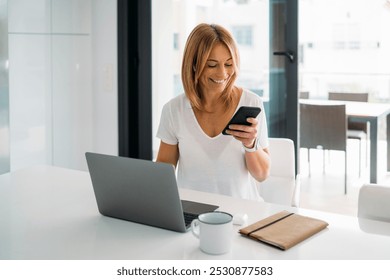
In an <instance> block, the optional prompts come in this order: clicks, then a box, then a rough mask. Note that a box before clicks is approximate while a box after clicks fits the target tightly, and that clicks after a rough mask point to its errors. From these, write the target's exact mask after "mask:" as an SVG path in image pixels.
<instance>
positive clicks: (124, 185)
mask: <svg viewBox="0 0 390 280" xmlns="http://www.w3.org/2000/svg"><path fill="white" fill-rule="evenodd" d="M85 156H86V159H87V164H88V169H89V173H90V176H91V180H92V185H93V189H94V193H95V197H96V202H97V206H98V209H99V212H100V213H101V214H102V215H104V216H108V217H113V218H118V219H122V220H127V221H131V222H136V223H141V224H145V225H150V226H154V227H159V228H164V229H168V230H173V231H178V232H186V231H187V230H188V229H189V228H190V225H191V221H192V220H193V219H194V218H196V217H197V216H198V215H199V214H201V213H204V212H210V211H214V210H215V209H217V208H218V206H216V205H211V204H206V203H199V202H194V201H185V200H183V201H181V200H180V197H179V191H178V187H177V183H176V176H175V169H174V167H173V165H171V164H167V163H161V162H153V161H148V160H142V159H134V158H127V157H119V156H112V155H105V154H98V153H91V152H87V153H86V154H85Z"/></svg>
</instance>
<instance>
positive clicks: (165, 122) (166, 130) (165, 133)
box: [156, 102, 178, 145]
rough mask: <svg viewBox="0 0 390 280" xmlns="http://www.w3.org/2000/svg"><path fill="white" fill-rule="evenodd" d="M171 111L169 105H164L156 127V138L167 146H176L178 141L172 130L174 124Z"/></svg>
mask: <svg viewBox="0 0 390 280" xmlns="http://www.w3.org/2000/svg"><path fill="white" fill-rule="evenodd" d="M171 110H172V109H171V103H169V102H168V103H167V104H165V105H164V107H163V109H162V112H161V118H160V124H159V126H158V130H157V135H156V136H157V137H158V138H160V139H161V141H163V142H164V143H167V144H169V145H176V144H177V143H178V139H177V137H176V133H175V129H174V122H173V117H172V112H171Z"/></svg>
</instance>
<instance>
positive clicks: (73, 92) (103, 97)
mask: <svg viewBox="0 0 390 280" xmlns="http://www.w3.org/2000/svg"><path fill="white" fill-rule="evenodd" d="M8 9H9V50H10V51H9V53H10V55H9V56H10V127H11V170H15V169H19V168H22V167H25V166H29V165H34V164H53V165H57V166H63V167H68V168H74V169H81V170H86V163H85V157H84V153H85V152H86V151H97V152H106V153H112V154H117V150H118V144H117V142H118V141H117V135H118V130H117V127H118V125H117V123H118V122H117V84H116V80H117V79H116V77H117V74H116V68H117V62H116V61H117V58H116V45H117V41H116V18H117V17H116V2H115V1H110V0H94V1H91V0H33V1H31V0H9V1H8Z"/></svg>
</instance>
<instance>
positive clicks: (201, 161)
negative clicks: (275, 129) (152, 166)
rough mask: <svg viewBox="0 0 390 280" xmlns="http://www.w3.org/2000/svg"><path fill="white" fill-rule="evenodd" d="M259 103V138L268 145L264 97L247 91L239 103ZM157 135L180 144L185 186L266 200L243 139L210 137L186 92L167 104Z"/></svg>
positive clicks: (180, 175)
mask: <svg viewBox="0 0 390 280" xmlns="http://www.w3.org/2000/svg"><path fill="white" fill-rule="evenodd" d="M240 106H257V107H260V108H261V112H260V114H259V115H258V117H257V119H258V121H259V122H258V124H259V125H258V138H259V144H260V146H261V147H262V148H266V147H268V131H267V124H266V118H265V112H264V106H263V102H262V100H261V98H260V97H259V96H257V95H256V94H254V93H252V92H250V91H247V90H243V93H242V95H241V99H240V101H239V104H238V106H237V109H238V108H239V107H240ZM157 137H158V138H160V139H161V140H162V141H163V142H164V143H166V144H170V145H176V144H178V145H179V162H178V170H177V182H178V186H179V187H181V188H189V189H193V190H198V191H204V192H212V193H218V194H224V195H230V196H233V197H238V198H244V199H253V200H262V198H261V197H260V195H259V193H258V190H257V187H256V185H255V183H254V179H253V177H252V176H251V175H250V173H249V171H248V169H247V168H246V163H245V151H244V149H243V147H242V144H241V142H240V141H238V140H236V139H234V138H233V137H232V136H226V135H223V134H222V133H221V134H219V135H217V136H215V137H210V136H208V135H207V134H206V133H205V132H204V131H203V130H202V128H201V127H200V125H199V123H198V121H197V119H196V117H195V114H194V111H193V110H192V108H191V104H190V102H189V100H188V99H187V97H186V96H185V94H182V95H179V96H177V97H175V98H173V99H172V100H170V101H169V102H168V103H167V104H165V105H164V107H163V110H162V114H161V120H160V125H159V128H158V131H157Z"/></svg>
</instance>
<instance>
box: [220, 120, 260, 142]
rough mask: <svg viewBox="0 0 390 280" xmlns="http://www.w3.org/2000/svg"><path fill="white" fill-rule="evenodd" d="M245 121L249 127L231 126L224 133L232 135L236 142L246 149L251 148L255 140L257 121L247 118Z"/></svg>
mask: <svg viewBox="0 0 390 280" xmlns="http://www.w3.org/2000/svg"><path fill="white" fill-rule="evenodd" d="M246 121H247V122H248V123H250V124H251V125H240V124H231V125H229V129H228V130H226V133H228V134H230V135H232V136H233V137H234V138H235V139H237V140H238V141H241V143H242V144H243V145H244V146H245V147H247V148H249V149H250V148H253V146H254V144H255V140H256V138H257V119H256V118H247V119H246Z"/></svg>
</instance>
